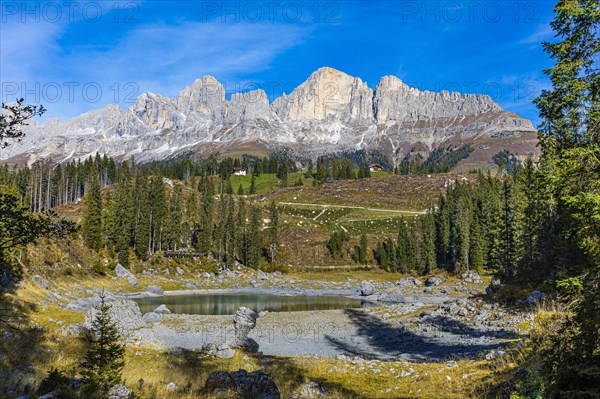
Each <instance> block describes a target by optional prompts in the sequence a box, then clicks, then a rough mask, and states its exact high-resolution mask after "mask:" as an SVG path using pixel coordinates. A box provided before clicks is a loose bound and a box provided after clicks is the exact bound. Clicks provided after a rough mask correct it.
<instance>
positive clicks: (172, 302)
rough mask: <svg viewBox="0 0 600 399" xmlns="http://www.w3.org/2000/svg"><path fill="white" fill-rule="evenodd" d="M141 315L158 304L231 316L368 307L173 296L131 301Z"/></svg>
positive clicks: (293, 299) (343, 301)
mask: <svg viewBox="0 0 600 399" xmlns="http://www.w3.org/2000/svg"><path fill="white" fill-rule="evenodd" d="M135 301H136V302H137V303H138V304H139V305H140V309H141V311H142V314H144V313H147V312H151V311H153V310H154V309H156V308H157V307H158V306H160V305H161V304H163V303H164V304H165V305H167V308H169V310H170V311H171V312H173V313H177V314H200V315H231V314H235V312H236V310H238V309H239V308H240V307H241V306H245V307H247V308H250V309H253V310H254V311H256V312H260V311H262V310H268V311H269V312H294V311H300V310H329V309H351V308H360V307H368V306H369V305H371V303H369V302H365V301H361V300H358V299H351V298H344V297H339V296H279V295H267V294H238V293H222V294H198V295H174V296H164V297H155V298H140V299H136V300H135Z"/></svg>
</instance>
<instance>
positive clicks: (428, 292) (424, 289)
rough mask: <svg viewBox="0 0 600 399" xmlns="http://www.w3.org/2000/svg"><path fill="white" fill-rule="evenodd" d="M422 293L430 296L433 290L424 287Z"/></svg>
mask: <svg viewBox="0 0 600 399" xmlns="http://www.w3.org/2000/svg"><path fill="white" fill-rule="evenodd" d="M423 292H424V293H426V294H431V293H432V292H433V289H432V288H431V287H425V288H423Z"/></svg>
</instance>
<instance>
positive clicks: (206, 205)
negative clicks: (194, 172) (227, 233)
mask: <svg viewBox="0 0 600 399" xmlns="http://www.w3.org/2000/svg"><path fill="white" fill-rule="evenodd" d="M199 189H200V192H201V194H202V208H201V210H200V233H199V237H198V250H199V251H200V253H202V254H204V255H208V254H209V252H210V249H211V246H212V235H213V202H214V199H213V196H214V188H213V185H212V182H211V181H210V179H209V178H208V177H206V175H203V176H202V178H201V180H200V187H199Z"/></svg>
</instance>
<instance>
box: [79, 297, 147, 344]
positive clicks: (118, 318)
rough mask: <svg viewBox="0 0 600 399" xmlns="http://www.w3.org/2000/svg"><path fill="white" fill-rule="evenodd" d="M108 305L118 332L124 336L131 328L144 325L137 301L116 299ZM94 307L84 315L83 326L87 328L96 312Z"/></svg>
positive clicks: (89, 328)
mask: <svg viewBox="0 0 600 399" xmlns="http://www.w3.org/2000/svg"><path fill="white" fill-rule="evenodd" d="M108 305H109V306H110V308H109V311H108V314H109V315H110V318H111V320H112V321H113V322H115V323H116V325H117V328H118V329H119V332H120V333H121V334H123V335H125V336H127V335H129V333H131V332H132V331H133V330H136V329H138V328H141V327H145V326H146V322H145V321H144V319H143V318H142V312H141V311H140V307H139V306H138V304H137V303H135V302H134V301H130V300H117V301H111V302H109V303H108ZM98 312H99V311H98V309H97V308H96V307H93V308H91V309H90V310H89V311H88V312H87V313H86V315H85V322H84V323H83V326H84V327H85V328H87V329H88V330H91V329H92V322H93V320H94V319H95V318H96V315H97V314H98Z"/></svg>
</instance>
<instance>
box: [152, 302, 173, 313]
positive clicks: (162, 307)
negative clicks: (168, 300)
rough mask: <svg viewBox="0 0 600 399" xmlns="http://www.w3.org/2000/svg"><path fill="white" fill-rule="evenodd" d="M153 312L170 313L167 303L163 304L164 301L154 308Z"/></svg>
mask: <svg viewBox="0 0 600 399" xmlns="http://www.w3.org/2000/svg"><path fill="white" fill-rule="evenodd" d="M154 312H155V313H160V314H171V311H170V310H169V308H167V305H165V304H164V303H163V304H162V305H160V306H159V307H157V308H156V309H154Z"/></svg>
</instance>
